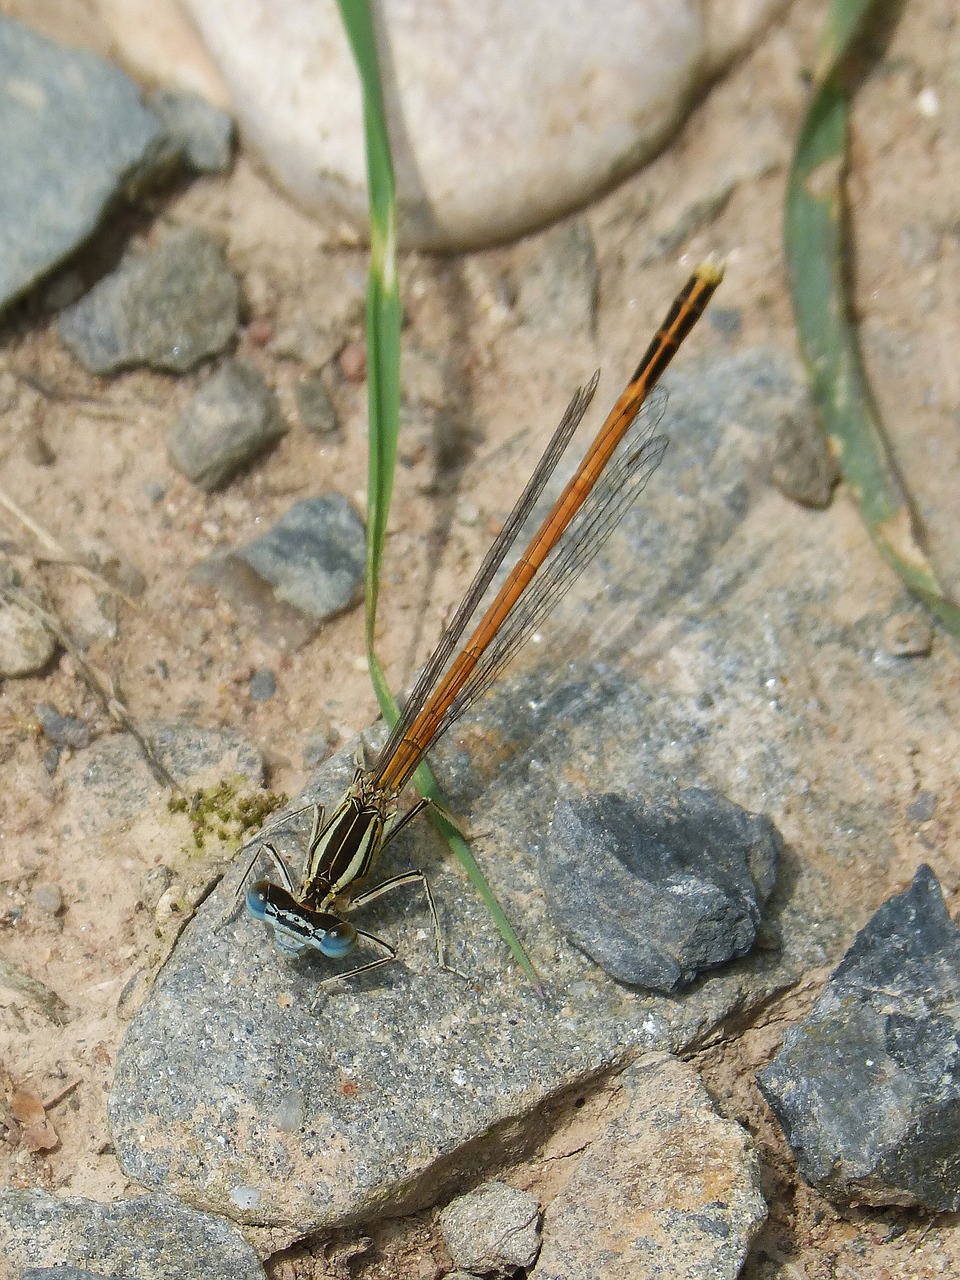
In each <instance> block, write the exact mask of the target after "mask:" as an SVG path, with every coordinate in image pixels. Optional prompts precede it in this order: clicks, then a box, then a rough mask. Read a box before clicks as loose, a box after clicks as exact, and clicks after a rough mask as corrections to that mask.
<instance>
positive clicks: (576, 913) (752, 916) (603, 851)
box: [540, 788, 783, 991]
mask: <svg viewBox="0 0 960 1280" xmlns="http://www.w3.org/2000/svg"><path fill="white" fill-rule="evenodd" d="M782 847H783V841H782V840H781V838H780V835H779V833H778V832H777V829H776V828H775V827H774V825H773V823H772V822H771V821H770V819H769V818H765V817H762V816H760V815H758V814H755V813H747V811H746V810H745V809H741V808H740V807H739V805H735V804H732V803H731V802H730V801H729V800H727V799H726V798H725V797H723V796H720V795H717V794H716V793H715V792H712V791H703V790H697V789H695V788H691V789H689V790H686V791H681V792H680V793H679V794H678V795H677V796H675V797H671V798H661V799H658V800H652V799H649V800H646V801H644V800H640V799H637V800H626V799H624V798H623V797H621V796H616V795H603V796H588V797H586V798H584V799H582V800H577V801H572V802H571V801H566V800H564V801H561V802H560V803H559V804H558V805H557V807H556V809H555V810H554V815H553V823H552V826H551V829H550V835H549V837H548V839H547V840H546V842H545V844H544V847H543V850H542V852H541V854H540V879H541V881H542V883H543V889H544V893H545V894H546V897H547V906H548V909H549V911H550V916H551V919H552V920H553V923H554V924H555V925H556V927H557V928H558V929H560V930H561V932H563V933H565V934H566V935H567V937H568V938H569V939H570V941H571V942H572V943H573V944H574V945H575V946H577V947H579V948H580V949H581V950H582V951H585V952H586V953H587V955H589V956H590V957H591V958H592V959H594V960H595V961H596V962H597V964H599V965H600V966H601V967H602V968H603V969H605V970H606V972H607V973H609V974H610V976H611V977H613V978H616V979H617V981H618V982H627V983H630V984H631V985H635V986H641V987H646V988H649V989H651V990H654V991H673V990H675V989H676V988H677V987H678V986H681V985H682V984H684V983H688V982H692V981H693V979H694V978H696V977H697V976H698V975H699V974H701V973H702V972H704V971H705V970H707V969H713V968H715V967H716V966H717V965H720V964H724V963H726V962H727V961H728V960H731V959H733V958H735V957H737V956H742V955H746V953H747V952H748V951H749V950H750V949H751V947H752V946H753V944H754V942H755V940H756V936H757V928H758V926H759V924H760V913H761V909H762V907H763V904H764V903H765V902H766V900H767V898H768V897H769V896H770V892H771V890H772V889H773V885H774V881H775V879H776V873H777V863H778V860H779V857H780V853H781V850H782Z"/></svg>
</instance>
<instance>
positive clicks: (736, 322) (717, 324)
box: [707, 307, 743, 338]
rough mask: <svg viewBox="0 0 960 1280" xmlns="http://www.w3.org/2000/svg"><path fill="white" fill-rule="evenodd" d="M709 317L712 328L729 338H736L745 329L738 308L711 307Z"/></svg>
mask: <svg viewBox="0 0 960 1280" xmlns="http://www.w3.org/2000/svg"><path fill="white" fill-rule="evenodd" d="M707 317H708V319H709V321H710V325H711V327H712V328H713V329H714V330H715V331H716V332H717V333H722V334H723V335H724V336H725V337H728V338H733V337H736V335H737V334H738V333H739V332H740V330H741V329H742V328H743V317H742V315H741V313H740V311H739V309H738V308H737V307H711V308H710V310H709V311H708V312H707Z"/></svg>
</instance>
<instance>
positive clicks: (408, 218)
mask: <svg viewBox="0 0 960 1280" xmlns="http://www.w3.org/2000/svg"><path fill="white" fill-rule="evenodd" d="M100 2H101V8H102V11H103V15H104V17H106V18H107V20H108V21H111V22H112V24H113V30H114V33H115V35H116V38H117V39H118V41H119V42H120V44H121V46H122V47H123V48H124V49H125V52H126V54H127V57H128V59H129V60H130V61H132V62H133V63H134V64H135V65H137V66H138V67H139V68H140V69H141V71H143V70H146V69H147V67H146V66H145V64H146V63H152V65H153V67H154V73H155V74H159V75H161V76H163V75H167V76H172V77H173V78H177V76H176V73H174V72H173V71H172V68H173V67H175V66H176V64H177V59H178V57H179V58H180V59H181V60H182V65H183V66H184V67H185V69H186V70H185V72H184V73H183V74H184V76H185V77H186V78H188V79H189V86H190V87H193V88H195V87H197V77H198V75H201V74H202V72H201V68H202V66H203V64H204V55H203V51H200V52H197V53H195V54H193V55H190V56H187V55H186V54H185V53H184V52H183V51H182V49H181V48H180V46H181V45H182V43H183V41H184V39H185V34H184V33H185V30H188V29H189V27H188V24H187V23H186V21H185V20H184V17H183V13H187V14H189V16H190V18H191V19H192V20H193V22H194V23H195V24H196V29H197V30H198V31H199V33H200V36H201V38H202V41H203V43H204V45H205V47H206V55H207V56H208V58H209V60H210V61H212V63H214V64H215V65H216V67H217V72H218V73H212V72H210V73H209V74H208V79H209V85H208V88H207V92H208V95H209V96H210V97H211V98H212V99H213V100H215V101H218V102H219V101H222V96H223V90H224V86H226V89H227V92H228V94H229V96H230V98H231V99H232V104H233V110H234V112H235V114H236V116H237V118H238V119H239V121H240V124H241V128H242V130H243V132H244V134H245V136H246V138H247V140H248V141H249V142H250V143H252V144H253V145H254V146H255V147H256V148H257V149H258V150H259V151H260V153H261V155H262V156H263V158H264V160H265V161H266V163H267V165H268V166H269V168H270V169H271V171H272V172H273V173H274V175H275V176H276V177H277V178H278V179H279V180H280V182H281V183H282V185H283V186H285V187H286V188H287V189H288V190H289V191H290V192H291V193H292V194H293V195H294V196H295V197H296V198H297V199H298V200H299V201H300V202H301V203H302V204H304V205H305V206H306V207H307V208H309V209H311V210H314V211H315V212H317V213H320V214H322V215H323V217H324V220H325V221H326V222H327V223H328V225H330V226H331V227H336V226H337V224H338V223H339V224H340V226H341V229H342V231H343V232H344V233H345V234H347V235H353V236H362V235H363V231H364V227H365V226H366V219H367V209H366V180H365V168H364V163H365V162H364V149H363V127H362V115H361V99H360V90H359V86H358V82H357V75H356V69H355V67H354V63H353V59H352V57H351V54H350V51H349V47H348V44H347V40H346V36H345V34H344V31H343V28H342V25H341V21H340V16H339V12H338V10H337V7H336V5H335V4H334V3H333V2H332V0H326V2H322V0H282V3H278V2H277V0H181V11H180V12H179V15H178V16H177V19H176V21H174V17H173V14H174V13H176V12H177V5H176V0H153V3H152V4H149V5H145V4H144V0H122V3H121V2H120V0H100ZM783 4H784V0H736V2H735V3H733V4H730V3H722V2H721V0H712V3H711V2H709V0H700V3H697V0H630V2H625V0H593V3H591V4H583V3H581V2H580V0H526V3H524V4H516V3H512V2H511V0H485V2H484V3H480V4H478V3H476V2H475V0H447V3H445V4H442V5H438V4H427V3H417V2H416V0H382V2H381V4H379V5H378V6H376V10H377V13H378V15H379V23H380V27H379V36H380V50H381V68H382V71H383V75H384V81H385V96H386V99H387V105H388V111H389V114H390V119H391V133H392V137H391V144H392V148H393V155H394V165H395V168H396V172H397V180H398V189H399V197H400V206H401V237H402V240H403V242H404V243H405V244H406V245H407V246H417V247H422V248H433V249H460V248H467V247H472V246H478V245H482V244H488V243H491V242H494V241H497V240H505V239H509V238H511V237H513V236H516V235H519V234H521V233H522V232H525V231H529V230H531V229H532V228H535V227H537V226H540V225H543V224H544V223H545V222H548V221H550V220H551V219H553V218H556V217H559V216H560V215H562V214H564V213H567V212H569V211H570V210H571V209H573V208H576V207H578V206H582V205H583V204H585V203H587V202H588V201H589V200H590V199H591V198H592V197H593V196H595V195H596V194H597V193H598V192H600V191H602V190H604V189H605V188H607V187H609V186H610V185H611V184H612V183H614V182H616V181H617V180H618V179H620V178H622V177H624V176H625V175H627V174H629V173H631V172H633V171H634V170H636V169H637V168H639V166H640V165H641V164H643V162H644V161H645V160H647V159H648V158H649V157H650V156H651V155H652V154H653V153H654V152H655V151H656V149H657V148H658V147H659V146H660V145H662V143H663V142H664V140H665V139H666V138H667V137H668V136H669V135H670V133H671V131H672V130H674V129H675V128H676V126H677V124H678V123H679V122H680V120H681V119H682V118H683V116H684V114H685V112H686V110H687V107H688V105H689V103H690V101H691V99H692V98H693V96H694V95H695V93H696V91H697V89H698V88H699V87H700V86H701V85H703V84H704V83H705V81H706V80H707V79H708V78H709V77H710V76H712V75H715V74H716V73H717V71H718V70H719V69H720V68H721V67H722V66H723V65H724V64H725V63H726V62H727V61H729V59H730V58H732V57H733V56H735V55H736V53H737V52H739V51H740V50H741V49H742V48H743V47H744V45H745V44H746V43H747V42H748V41H749V40H750V38H751V37H752V36H754V35H755V34H756V32H757V31H758V30H759V29H760V28H761V27H762V26H763V25H764V24H765V23H766V22H767V21H768V20H769V19H770V17H771V15H773V14H774V13H776V12H777V11H778V10H780V9H781V8H783ZM132 15H135V20H131V19H132ZM160 27H163V28H165V29H166V30H168V31H174V30H175V32H176V35H175V37H173V36H171V37H169V38H170V39H174V38H175V39H176V41H177V43H178V54H177V56H173V55H172V54H164V53H163V38H162V32H161V33H158V30H157V29H158V28H160Z"/></svg>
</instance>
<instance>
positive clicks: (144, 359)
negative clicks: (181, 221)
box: [58, 227, 240, 373]
mask: <svg viewBox="0 0 960 1280" xmlns="http://www.w3.org/2000/svg"><path fill="white" fill-rule="evenodd" d="M239 316H240V286H239V285H238V284H237V281H236V278H235V277H234V276H233V274H232V273H231V271H230V269H229V267H228V266H227V264H226V261H225V260H224V257H223V253H222V252H221V250H220V248H219V246H218V245H217V244H216V242H215V241H214V240H213V239H212V238H211V237H210V236H208V235H207V234H206V233H205V232H202V231H199V230H197V229H196V228H193V227H188V228H186V229H184V230H181V231H176V232H174V233H173V234H172V235H170V236H168V237H167V239H166V240H165V241H164V242H163V244H162V245H160V247H159V248H157V249H151V250H148V251H147V252H144V253H137V254H129V255H128V256H127V257H126V258H124V260H123V262H122V263H121V264H120V266H119V267H118V268H117V270H116V271H114V272H112V274H110V275H109V276H107V277H105V279H103V280H101V281H100V282H99V284H97V285H96V286H95V287H94V288H93V289H91V291H90V292H89V293H88V294H87V295H86V297H84V298H81V299H80V301H79V302H76V303H74V304H73V306H71V307H68V308H67V309H66V310H65V311H63V312H62V313H61V315H60V320H59V322H58V330H59V333H60V337H61V338H62V340H63V342H64V343H65V344H66V346H67V347H68V348H69V349H70V351H71V352H72V353H73V354H74V355H75V356H76V358H77V359H78V360H79V361H80V363H81V364H82V365H83V366H84V368H86V369H89V371H90V372H91V373H116V372H117V371H118V370H119V369H128V368H131V367H132V366H134V365H148V366H149V367H151V368H154V369H163V370H168V371H170V372H172V373H187V372H188V371H189V370H191V369H194V368H196V366H197V365H198V364H200V362H201V361H202V360H206V359H208V358H209V357H210V356H214V355H218V354H219V353H220V352H221V351H223V350H224V349H225V348H226V347H227V345H228V344H229V343H230V342H232V340H233V338H234V336H235V334H236V332H237V324H238V322H239Z"/></svg>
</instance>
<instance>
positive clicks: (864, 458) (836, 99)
mask: <svg viewBox="0 0 960 1280" xmlns="http://www.w3.org/2000/svg"><path fill="white" fill-rule="evenodd" d="M872 7H873V0H832V3H831V5H830V9H829V14H828V18H827V24H826V27H825V29H824V32H823V36H822V39H821V48H820V53H819V57H818V60H817V68H816V73H815V89H814V95H813V100H812V101H811V103H810V106H809V108H808V111H807V116H806V119H805V120H804V122H803V127H802V128H801V131H800V136H799V139H798V141H797V146H796V151H795V153H794V157H793V163H792V166H791V170H790V179H789V184H788V187H787V204H786V214H785V225H784V233H785V242H786V255H787V268H788V273H789V277H790V292H791V300H792V303H793V311H794V316H795V319H796V323H797V330H798V333H799V338H800V348H801V352H802V354H803V358H804V361H805V363H806V366H807V370H808V372H809V375H810V379H811V383H812V386H813V393H814V397H815V400H816V403H817V408H818V410H819V412H820V416H821V420H822V422H823V425H824V429H825V431H826V433H827V440H828V443H829V445H830V448H831V451H832V452H833V454H834V456H835V457H836V459H837V462H838V465H839V467H840V471H841V474H842V475H843V478H844V480H845V481H846V483H847V485H848V486H849V488H850V491H851V493H852V494H853V497H854V499H855V500H856V502H857V504H858V506H859V508H860V513H861V516H862V518H863V520H864V523H865V524H866V526H867V529H868V530H869V532H870V535H871V537H872V538H873V540H874V542H875V543H876V545H877V547H878V548H879V549H880V551H881V552H882V553H883V555H884V556H885V557H886V558H887V560H889V561H890V563H891V564H892V565H893V567H894V569H895V570H896V571H897V573H898V574H899V575H900V577H901V579H902V580H903V581H904V583H906V585H907V586H908V587H909V588H910V589H911V590H912V591H913V592H914V593H915V594H916V595H918V596H919V597H920V598H921V599H922V600H923V601H924V602H925V603H926V604H927V606H928V607H929V608H930V609H931V610H932V611H933V612H934V613H936V614H937V615H938V617H939V618H940V619H941V621H942V622H943V624H944V625H945V626H946V627H947V628H948V629H949V630H950V631H951V632H952V633H953V635H955V636H960V608H958V606H957V605H956V604H955V603H953V602H952V601H951V600H949V599H947V597H946V596H945V594H944V592H943V589H942V588H941V586H940V584H939V582H938V581H937V578H936V575H935V573H934V571H933V569H932V567H931V565H930V564H929V562H928V560H927V558H926V556H925V554H924V552H923V549H922V547H921V545H920V542H919V539H918V536H917V532H916V528H915V525H914V519H913V514H912V510H911V505H910V500H909V497H908V495H907V494H906V492H905V490H904V487H903V484H902V482H901V480H900V477H899V475H898V473H897V470H896V467H895V465H894V462H893V459H892V457H891V455H890V450H889V446H888V444H887V441H886V438H885V436H884V433H883V429H882V427H881V424H880V422H879V419H878V417H877V413H876V410H875V408H874V405H873V401H872V398H871V395H870V391H869V388H868V385H867V381H866V376H865V374H864V369H863V363H862V360H861V358H860V351H859V347H858V344H857V339H856V334H855V330H854V326H853V324H852V322H851V318H850V299H849V290H848V280H847V276H846V271H845V262H846V255H847V239H846V235H845V226H844V223H845V217H846V214H847V209H846V203H845V192H844V176H845V166H846V151H847V119H848V110H847V99H848V94H847V92H846V89H845V87H844V84H843V80H842V68H843V60H844V57H845V55H846V53H847V50H848V49H849V47H850V44H851V42H852V41H853V40H854V39H855V37H856V35H857V33H858V32H859V30H860V29H861V25H862V23H863V21H864V19H865V17H866V16H867V14H868V12H869V11H870V9H871V8H872Z"/></svg>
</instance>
